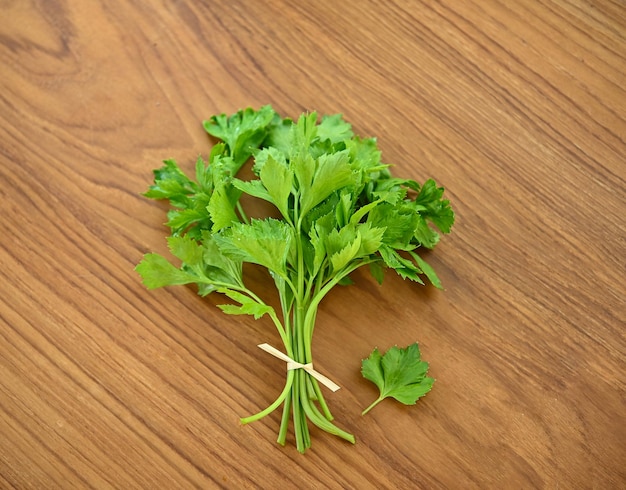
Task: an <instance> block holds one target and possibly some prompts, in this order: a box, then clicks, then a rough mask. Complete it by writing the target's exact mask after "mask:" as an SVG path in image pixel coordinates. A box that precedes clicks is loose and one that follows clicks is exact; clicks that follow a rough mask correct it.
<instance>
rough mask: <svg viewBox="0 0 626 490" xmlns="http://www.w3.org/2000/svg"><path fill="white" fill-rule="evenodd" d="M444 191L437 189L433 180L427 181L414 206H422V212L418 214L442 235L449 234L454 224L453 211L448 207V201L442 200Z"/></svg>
mask: <svg viewBox="0 0 626 490" xmlns="http://www.w3.org/2000/svg"><path fill="white" fill-rule="evenodd" d="M443 192H444V189H443V187H437V184H436V182H435V181H434V180H433V179H428V180H427V181H426V182H424V185H423V186H422V188H421V189H420V192H419V194H418V195H417V197H416V198H415V204H417V205H420V206H423V207H424V209H425V210H424V211H420V214H421V215H422V216H424V217H425V218H426V219H428V220H430V221H432V222H433V223H434V224H435V226H436V227H437V228H439V229H440V230H441V231H442V232H443V233H450V228H451V227H452V225H453V224H454V211H453V210H452V208H451V207H450V201H448V200H447V199H442V196H443Z"/></svg>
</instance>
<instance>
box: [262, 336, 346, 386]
mask: <svg viewBox="0 0 626 490" xmlns="http://www.w3.org/2000/svg"><path fill="white" fill-rule="evenodd" d="M258 347H259V349H263V350H264V351H265V352H267V353H268V354H271V355H273V356H274V357H277V358H278V359H280V360H281V361H285V362H286V363H287V371H292V370H294V369H304V370H305V371H306V372H307V373H309V374H310V375H311V376H313V377H314V378H315V379H316V380H318V381H319V382H320V383H322V384H323V385H324V386H326V388H328V389H329V390H331V391H337V390H338V389H339V388H340V386H339V385H338V384H336V383H334V382H333V381H331V380H330V379H328V378H327V377H326V376H324V375H323V374H322V373H319V372H317V371H316V370H315V369H313V363H312V362H309V363H307V364H302V363H300V362H297V361H294V360H293V359H292V358H291V357H289V356H288V355H287V354H284V353H282V352H281V351H279V350H278V349H276V348H274V347H272V346H271V345H269V344H259V345H258Z"/></svg>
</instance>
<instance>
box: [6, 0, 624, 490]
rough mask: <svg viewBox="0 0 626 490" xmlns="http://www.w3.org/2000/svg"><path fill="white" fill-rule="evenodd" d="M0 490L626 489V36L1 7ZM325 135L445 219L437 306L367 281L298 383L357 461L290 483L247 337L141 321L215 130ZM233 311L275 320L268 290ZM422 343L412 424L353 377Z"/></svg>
mask: <svg viewBox="0 0 626 490" xmlns="http://www.w3.org/2000/svg"><path fill="white" fill-rule="evenodd" d="M0 40H1V46H0V120H1V124H0V213H1V214H0V216H1V218H0V226H1V235H0V264H1V265H2V267H1V269H0V277H1V280H0V487H2V488H19V489H26V488H37V489H39V488H47V489H52V488H125V489H129V488H220V487H222V488H359V489H364V488H428V489H430V488H464V489H465V488H572V489H573V488H576V489H583V488H597V489H608V488H626V471H625V470H624V468H625V467H626V464H625V463H626V429H625V427H626V424H625V414H626V400H625V385H626V378H625V374H624V373H625V369H624V368H625V365H624V361H625V355H626V341H625V335H624V325H625V323H626V305H625V297H626V285H625V281H624V271H625V270H626V225H625V221H624V217H625V216H626V192H625V189H626V184H625V180H626V163H625V158H626V90H625V87H626V7H625V6H624V3H623V2H621V1H611V0H605V1H598V2H590V1H578V0H569V1H568V0H554V1H547V0H539V1H517V0H516V1H513V0H511V1H508V0H498V1H496V0H487V1H475V2H458V1H452V0H443V1H441V2H433V1H429V0H424V1H414V2H409V1H393V0H391V1H389V2H375V1H373V0H369V1H368V0H357V1H354V2H337V1H330V0H320V1H317V2H288V1H281V0H270V1H267V2H253V1H225V0H224V1H221V0H220V1H210V2H209V1H205V2H192V1H188V0H180V1H172V2H165V1H162V2H157V1H155V2H140V1H136V0H132V1H120V0H112V1H107V2H104V1H101V0H100V1H97V0H85V1H81V2H72V1H62V0H45V1H44V0H39V1H36V0H3V1H0ZM265 103H271V104H272V105H273V106H274V108H275V109H276V110H277V111H279V112H280V113H282V114H283V115H289V116H292V117H294V116H297V115H298V114H299V113H300V112H301V111H304V110H317V111H319V112H320V113H336V112H341V113H343V114H344V115H345V117H346V118H347V119H348V120H349V121H351V122H352V123H353V125H354V129H355V131H356V132H357V133H359V134H361V135H364V136H377V137H378V141H379V144H380V146H381V148H382V150H383V158H384V160H385V161H386V162H388V163H393V164H394V165H395V169H396V173H397V174H399V175H402V176H406V177H412V178H415V179H417V180H424V179H426V178H428V177H434V178H435V179H436V180H437V181H438V182H439V183H441V184H443V185H444V186H445V187H446V189H447V193H448V195H449V198H450V199H451V201H452V203H453V206H454V208H455V209H456V211H457V215H458V217H457V224H456V227H455V229H454V230H453V234H452V235H451V236H450V237H446V239H445V240H444V241H443V242H442V243H441V245H440V246H439V247H438V249H437V250H436V251H435V252H434V253H432V254H430V255H429V259H430V261H431V263H432V264H433V265H434V266H435V268H436V269H437V270H438V272H439V274H440V276H441V278H442V280H443V282H444V285H445V287H446V291H445V292H439V291H435V290H433V289H432V288H421V287H418V286H417V285H415V284H409V283H405V282H403V281H401V280H400V279H398V278H397V277H395V276H393V275H391V274H388V275H387V277H386V280H385V284H384V285H383V287H379V286H378V285H377V284H376V283H374V282H373V281H372V280H371V279H370V278H368V277H366V275H365V274H357V275H356V277H355V280H356V284H355V285H354V286H351V287H349V288H342V289H339V290H337V291H335V292H334V293H333V294H331V295H330V296H329V297H328V299H327V300H325V302H324V303H323V305H322V309H321V311H320V313H319V320H318V328H317V329H316V338H315V340H314V350H315V352H314V355H315V358H316V364H317V365H318V367H319V368H320V370H323V372H325V373H326V374H329V375H330V376H331V377H332V378H333V380H336V381H337V382H338V383H339V384H341V385H342V387H343V389H342V390H340V391H338V392H337V393H336V394H333V395H331V396H329V403H330V406H331V409H332V411H333V413H334V415H335V416H336V420H337V422H338V423H339V424H340V425H341V426H342V427H345V428H346V429H348V430H350V431H352V432H353V433H354V434H355V435H356V437H357V444H356V445H355V446H352V445H350V444H347V443H344V442H342V441H340V440H337V439H336V438H333V437H332V436H330V435H327V434H323V433H320V432H319V431H313V434H312V436H313V447H312V449H311V450H310V451H309V452H308V453H307V454H306V455H305V456H302V455H300V454H298V453H297V452H296V450H295V447H294V446H293V440H289V444H288V445H287V446H286V447H285V448H282V447H280V446H277V445H276V444H275V443H274V441H275V437H276V431H277V428H278V423H279V414H278V413H276V414H273V415H272V416H270V417H268V418H267V419H264V420H263V421H260V422H256V423H254V424H252V425H250V426H246V427H242V426H240V425H239V424H238V418H239V417H240V416H244V415H248V414H250V413H253V412H255V411H257V410H258V409H260V408H263V407H265V406H266V405H267V404H268V403H269V402H271V401H272V400H273V399H274V397H275V396H276V395H277V394H278V392H279V391H280V389H281V388H282V382H283V379H284V364H283V363H281V361H278V360H275V359H273V358H271V357H270V356H268V355H267V354H265V353H263V352H262V351H260V350H259V349H257V348H256V344H258V343H261V342H269V343H272V344H274V345H278V342H279V341H278V336H277V334H276V333H275V332H274V331H273V330H272V326H271V325H270V324H269V322H268V321H263V320H261V321H258V322H255V321H254V320H253V319H246V318H242V319H239V318H234V317H227V316H225V315H223V314H222V313H221V312H220V311H219V310H218V309H217V308H215V304H217V303H218V302H219V298H212V297H209V298H206V299H202V298H200V297H198V296H197V295H196V294H195V293H194V291H193V290H192V289H190V288H170V289H166V290H160V291H155V292H148V291H146V290H145V289H144V288H143V286H142V285H141V284H140V281H139V278H138V276H137V275H136V273H135V272H134V271H133V267H134V266H135V264H136V263H137V262H138V260H139V259H140V257H141V255H142V254H143V253H145V252H147V251H159V252H164V251H165V241H164V236H165V234H166V229H165V228H164V227H163V226H162V223H163V222H164V221H165V207H164V206H162V205H160V204H159V203H154V202H149V201H147V200H146V199H144V198H143V197H141V196H140V193H141V192H142V191H144V190H145V188H146V186H147V184H148V183H149V182H150V180H151V171H152V169H153V168H155V167H157V166H159V164H160V161H161V160H162V159H165V158H175V159H177V160H178V161H179V162H180V163H181V165H182V166H183V167H185V168H187V169H191V168H193V162H194V161H195V159H196V157H197V156H198V155H199V154H204V155H206V154H207V153H208V151H209V149H210V144H211V142H210V141H209V139H208V138H207V137H206V135H205V134H204V132H203V129H202V127H201V124H200V122H201V121H202V120H203V119H206V118H208V117H209V116H211V115H212V114H216V113H221V112H226V113H232V112H234V111H236V110H237V109H239V108H242V107H246V106H253V107H258V106H260V105H262V104H265ZM250 285H251V286H252V288H253V289H255V288H256V289H258V290H260V291H265V294H266V295H267V297H268V298H270V300H271V298H272V293H271V290H270V289H269V287H270V282H269V280H268V278H267V277H266V276H265V275H263V274H262V273H259V272H257V271H254V270H253V271H252V276H251V281H250ZM415 340H418V341H419V342H420V344H421V348H422V353H423V356H424V358H425V359H426V360H428V361H429V362H430V363H431V372H432V374H433V375H434V376H435V377H436V378H437V382H436V384H435V387H434V390H433V391H432V392H431V393H430V394H429V395H428V396H427V397H426V398H424V399H423V400H421V401H420V402H419V403H418V405H417V406H415V407H403V406H399V405H398V404H395V403H393V402H392V401H388V402H385V403H383V404H381V405H379V406H378V407H376V409H374V410H373V411H372V412H371V413H370V414H368V415H367V416H366V417H361V416H360V411H361V410H362V408H363V407H365V406H367V405H368V404H369V403H370V402H371V401H372V400H373V399H374V398H375V397H376V393H375V387H374V386H373V385H371V384H369V383H368V382H366V381H364V380H362V379H361V378H360V374H359V368H360V359H361V358H363V357H365V356H367V355H368V354H369V352H370V351H371V350H372V348H373V347H375V346H378V347H380V348H381V349H386V348H387V347H389V346H391V345H393V344H400V345H407V344H409V343H412V342H414V341H415Z"/></svg>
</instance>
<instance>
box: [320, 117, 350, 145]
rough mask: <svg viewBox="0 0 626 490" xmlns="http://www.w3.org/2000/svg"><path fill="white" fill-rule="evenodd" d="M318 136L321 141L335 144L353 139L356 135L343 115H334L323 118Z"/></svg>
mask: <svg viewBox="0 0 626 490" xmlns="http://www.w3.org/2000/svg"><path fill="white" fill-rule="evenodd" d="M317 136H318V137H319V139H320V140H321V141H325V140H329V141H330V142H331V143H333V144H334V143H339V142H341V141H345V140H349V139H351V138H352V137H353V136H354V133H353V132H352V126H351V125H350V123H348V122H346V121H345V120H344V119H343V117H342V115H341V114H333V115H331V116H324V117H322V121H321V122H320V124H319V125H318V126H317Z"/></svg>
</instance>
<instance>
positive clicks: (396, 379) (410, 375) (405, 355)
mask: <svg viewBox="0 0 626 490" xmlns="http://www.w3.org/2000/svg"><path fill="white" fill-rule="evenodd" d="M427 372H428V363H427V362H425V361H422V360H421V355H420V350H419V346H418V345H417V343H415V344H411V345H409V346H408V347H406V348H404V349H402V348H400V347H397V346H395V347H392V348H391V349H389V350H388V351H387V352H386V353H385V354H384V355H381V354H380V352H379V351H378V349H374V351H373V352H372V353H371V354H370V356H369V357H368V358H367V359H363V362H362V364H361V374H362V375H363V377H364V378H366V379H368V380H370V381H371V382H372V383H374V384H375V385H376V386H377V387H378V390H379V391H380V396H379V397H378V398H377V399H376V400H375V401H374V403H372V404H371V405H370V406H369V407H367V408H366V409H365V410H363V415H365V414H366V413H367V412H369V411H370V410H371V409H372V408H374V407H375V406H376V405H378V404H379V403H380V402H381V401H383V400H384V399H385V398H387V397H391V398H395V399H396V400H398V401H399V402H400V403H404V404H405V405H414V404H415V403H416V402H417V400H418V399H419V398H421V397H422V396H424V395H425V394H426V393H428V392H429V391H430V389H431V388H432V386H433V383H434V382H435V380H434V379H433V378H429V377H428V376H426V374H427Z"/></svg>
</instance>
